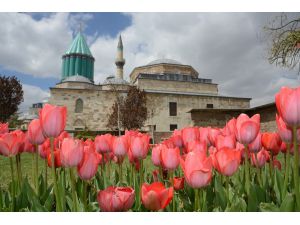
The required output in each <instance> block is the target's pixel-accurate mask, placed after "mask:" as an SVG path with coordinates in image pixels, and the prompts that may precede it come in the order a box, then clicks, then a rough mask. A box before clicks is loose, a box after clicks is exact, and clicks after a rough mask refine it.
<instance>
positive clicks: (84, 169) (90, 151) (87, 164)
mask: <svg viewBox="0 0 300 225" xmlns="http://www.w3.org/2000/svg"><path fill="white" fill-rule="evenodd" d="M83 152H84V154H83V158H82V160H81V162H80V164H79V165H78V166H77V173H78V176H79V177H80V178H81V179H82V180H90V179H92V178H93V177H94V176H95V175H96V173H97V169H98V165H99V163H100V162H101V161H102V155H100V154H98V153H97V152H96V150H95V146H94V144H93V143H91V144H90V145H87V146H84V151H83Z"/></svg>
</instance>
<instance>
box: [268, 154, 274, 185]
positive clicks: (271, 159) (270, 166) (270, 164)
mask: <svg viewBox="0 0 300 225" xmlns="http://www.w3.org/2000/svg"><path fill="white" fill-rule="evenodd" d="M269 172H270V178H271V185H270V186H271V187H272V188H273V184H274V178H273V154H272V152H270V162H269Z"/></svg>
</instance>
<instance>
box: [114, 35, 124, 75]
mask: <svg viewBox="0 0 300 225" xmlns="http://www.w3.org/2000/svg"><path fill="white" fill-rule="evenodd" d="M115 63H116V66H117V74H116V77H117V78H120V79H123V66H124V64H125V59H124V58H123V43H122V37H121V35H120V36H119V42H118V50H117V57H116V61H115Z"/></svg>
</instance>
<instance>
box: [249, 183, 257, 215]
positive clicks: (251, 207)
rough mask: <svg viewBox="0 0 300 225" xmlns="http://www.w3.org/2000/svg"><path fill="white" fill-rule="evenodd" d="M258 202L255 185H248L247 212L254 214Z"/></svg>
mask: <svg viewBox="0 0 300 225" xmlns="http://www.w3.org/2000/svg"><path fill="white" fill-rule="evenodd" d="M257 205H258V200H257V196H256V189H255V185H250V194H249V196H248V211H249V212H256V211H257Z"/></svg>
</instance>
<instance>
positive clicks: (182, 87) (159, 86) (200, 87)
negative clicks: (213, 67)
mask: <svg viewBox="0 0 300 225" xmlns="http://www.w3.org/2000/svg"><path fill="white" fill-rule="evenodd" d="M137 86H138V87H139V88H140V89H146V90H160V91H176V92H189V93H201V94H203V93H204V94H218V85H217V84H207V83H196V82H184V81H169V80H151V79H138V82H137Z"/></svg>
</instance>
